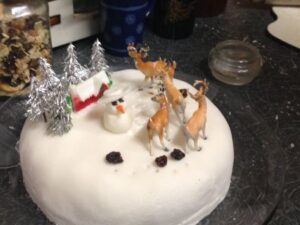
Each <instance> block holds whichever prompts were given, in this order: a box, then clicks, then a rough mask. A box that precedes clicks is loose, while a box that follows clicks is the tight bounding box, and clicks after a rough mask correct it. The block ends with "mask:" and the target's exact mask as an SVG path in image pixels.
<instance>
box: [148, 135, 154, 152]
mask: <svg viewBox="0 0 300 225" xmlns="http://www.w3.org/2000/svg"><path fill="white" fill-rule="evenodd" d="M148 138H149V152H150V155H151V156H153V151H152V140H153V132H152V131H151V130H148Z"/></svg>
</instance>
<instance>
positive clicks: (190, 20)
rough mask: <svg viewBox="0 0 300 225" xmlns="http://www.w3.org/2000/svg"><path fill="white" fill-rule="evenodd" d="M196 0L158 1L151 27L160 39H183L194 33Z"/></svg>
mask: <svg viewBox="0 0 300 225" xmlns="http://www.w3.org/2000/svg"><path fill="white" fill-rule="evenodd" d="M196 4H197V1H196V0H163V1H162V0H158V1H156V4H155V6H154V9H153V12H152V15H151V19H150V22H149V25H150V27H151V30H152V31H153V32H154V33H155V34H157V35H158V36H160V37H164V38H168V39H174V40H176V39H183V38H187V37H189V36H190V35H191V34H192V33H193V28H194V22H195V7H196Z"/></svg>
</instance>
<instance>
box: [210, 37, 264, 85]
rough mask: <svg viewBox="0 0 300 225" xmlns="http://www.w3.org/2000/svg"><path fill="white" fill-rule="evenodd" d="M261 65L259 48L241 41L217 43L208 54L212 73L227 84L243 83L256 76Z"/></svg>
mask: <svg viewBox="0 0 300 225" xmlns="http://www.w3.org/2000/svg"><path fill="white" fill-rule="evenodd" d="M261 66H262V57H261V55H260V53H259V50H258V49H257V48H256V47H255V46H253V45H251V44H249V43H247V42H243V41H238V40H227V41H223V42H221V43H218V44H217V45H216V47H215V48H214V49H212V51H211V52H210V55H209V67H210V68H211V70H212V74H213V75H214V76H215V77H216V78H217V79H218V80H221V81H223V82H225V83H228V84H234V85H243V84H246V83H249V82H250V81H251V80H252V79H253V78H254V77H256V76H257V75H258V74H259V72H260V70H261Z"/></svg>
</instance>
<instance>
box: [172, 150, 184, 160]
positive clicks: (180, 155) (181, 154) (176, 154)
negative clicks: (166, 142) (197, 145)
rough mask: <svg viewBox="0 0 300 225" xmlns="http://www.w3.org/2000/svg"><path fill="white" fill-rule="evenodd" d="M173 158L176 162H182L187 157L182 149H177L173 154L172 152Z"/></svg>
mask: <svg viewBox="0 0 300 225" xmlns="http://www.w3.org/2000/svg"><path fill="white" fill-rule="evenodd" d="M171 157H172V158H173V159H176V160H181V159H183V158H184V157H185V154H184V152H182V151H181V150H180V149H177V148H175V149H174V150H173V152H171Z"/></svg>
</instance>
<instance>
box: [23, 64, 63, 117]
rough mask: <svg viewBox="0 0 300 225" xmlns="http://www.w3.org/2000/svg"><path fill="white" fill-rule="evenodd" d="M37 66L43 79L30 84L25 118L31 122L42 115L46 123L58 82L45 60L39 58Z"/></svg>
mask: <svg viewBox="0 0 300 225" xmlns="http://www.w3.org/2000/svg"><path fill="white" fill-rule="evenodd" d="M39 65H40V68H39V69H40V70H41V73H42V74H43V79H42V80H41V81H38V80H35V79H34V80H33V82H32V84H31V92H30V94H29V99H28V101H27V103H26V104H27V106H28V109H27V113H26V114H27V117H28V118H29V119H30V120H33V121H36V120H37V119H38V118H40V116H41V115H43V116H44V119H45V122H46V121H47V119H46V118H47V117H46V116H47V114H48V113H49V112H50V111H51V109H52V103H53V98H54V97H55V88H56V86H57V84H58V83H59V82H60V81H59V79H58V78H57V77H56V75H55V72H54V71H53V70H52V69H51V66H50V64H48V63H47V61H46V59H44V58H41V59H40V60H39Z"/></svg>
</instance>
